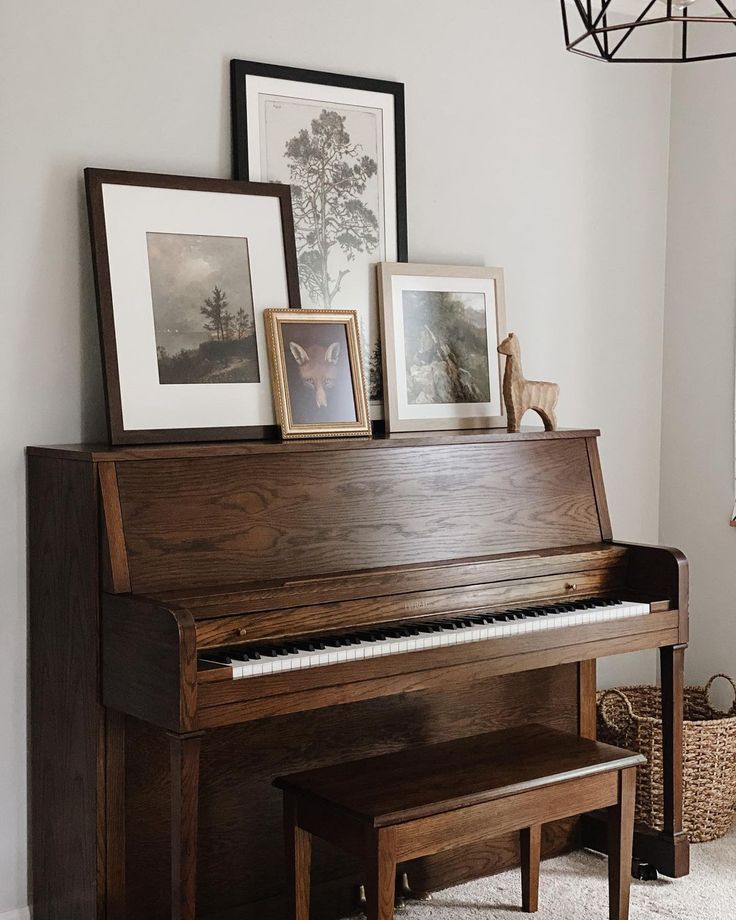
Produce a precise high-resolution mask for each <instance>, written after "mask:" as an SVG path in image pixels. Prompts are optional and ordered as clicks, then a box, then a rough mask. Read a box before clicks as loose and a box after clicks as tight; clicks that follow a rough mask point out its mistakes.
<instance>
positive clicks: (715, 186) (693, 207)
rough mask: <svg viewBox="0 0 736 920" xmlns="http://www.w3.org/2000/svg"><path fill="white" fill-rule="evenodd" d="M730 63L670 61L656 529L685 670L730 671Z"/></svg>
mask: <svg viewBox="0 0 736 920" xmlns="http://www.w3.org/2000/svg"><path fill="white" fill-rule="evenodd" d="M735 94H736V61H723V62H711V63H708V64H697V65H688V66H687V67H685V68H679V69H676V71H675V76H674V82H673V88H672V139H671V159H670V192H669V220H668V246H667V290H666V322H665V340H664V343H665V347H664V354H665V360H664V378H663V380H664V387H663V405H662V485H661V494H660V516H661V538H662V540H663V541H666V542H671V543H674V544H678V545H679V546H681V548H682V549H683V550H684V551H685V552H686V553H687V555H688V557H689V558H690V575H691V582H690V584H691V607H690V611H691V618H690V622H691V644H690V650H689V651H688V659H687V660H688V665H687V669H688V676H689V677H690V678H691V679H693V680H698V681H700V680H703V679H705V678H707V677H709V676H710V675H711V674H713V673H715V672H717V671H726V672H727V673H729V674H736V528H731V527H729V526H728V524H729V517H730V514H731V509H732V507H733V498H734V496H733V487H734V482H733V480H734V462H733V457H734V451H733V437H734V334H735V332H736V327H735V318H736V174H734V169H733V151H734V146H735V145H736V121H735V120H734V108H733V99H734V95H735Z"/></svg>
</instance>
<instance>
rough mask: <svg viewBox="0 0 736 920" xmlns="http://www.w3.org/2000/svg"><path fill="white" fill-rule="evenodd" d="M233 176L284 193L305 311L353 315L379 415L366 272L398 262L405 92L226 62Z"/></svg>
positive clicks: (402, 232) (401, 256)
mask: <svg viewBox="0 0 736 920" xmlns="http://www.w3.org/2000/svg"><path fill="white" fill-rule="evenodd" d="M230 73H231V87H232V117H233V157H234V168H235V176H236V177H237V178H238V179H249V180H254V181H262V182H280V183H285V184H288V185H290V186H291V188H292V206H293V212H294V231H295V235H296V249H297V259H298V268H299V286H300V291H301V299H302V304H303V306H304V307H309V308H314V309H355V310H356V311H357V313H358V318H359V326H360V334H361V341H362V343H363V344H362V347H363V360H364V365H365V368H366V373H367V377H368V384H367V386H368V394H369V400H370V404H371V417H372V418H376V419H377V418H382V417H383V380H382V371H381V338H380V329H379V317H378V292H377V287H376V280H375V265H376V263H378V262H382V261H389V262H405V261H406V259H407V241H406V153H405V133H404V86H403V84H402V83H392V82H388V81H384V80H373V79H368V78H363V77H354V76H345V75H342V74H330V73H323V72H321V71H312V70H300V69H298V68H294V67H281V66H277V65H273V64H262V63H256V62H253V61H237V60H236V61H232V62H231V71H230Z"/></svg>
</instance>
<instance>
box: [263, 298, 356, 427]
mask: <svg viewBox="0 0 736 920" xmlns="http://www.w3.org/2000/svg"><path fill="white" fill-rule="evenodd" d="M265 321H266V332H267V339H268V357H269V360H270V362H271V380H272V383H273V398H274V403H275V406H276V416H277V418H278V422H279V425H280V426H281V434H282V437H284V438H330V437H341V436H342V437H345V436H350V437H356V436H358V437H359V436H363V437H369V436H370V434H371V419H370V412H369V408H368V399H367V393H366V386H365V373H364V370H363V361H362V354H361V348H360V334H359V332H358V314H357V311H355V310H299V311H298V312H296V311H291V310H278V309H271V310H266V313H265Z"/></svg>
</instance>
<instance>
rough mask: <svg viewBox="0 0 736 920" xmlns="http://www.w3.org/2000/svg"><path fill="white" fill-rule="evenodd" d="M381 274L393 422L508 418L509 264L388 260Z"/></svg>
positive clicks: (415, 427)
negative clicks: (501, 349) (504, 345)
mask: <svg viewBox="0 0 736 920" xmlns="http://www.w3.org/2000/svg"><path fill="white" fill-rule="evenodd" d="M378 279H379V293H380V301H381V336H382V341H383V369H384V390H385V393H386V408H387V414H386V415H387V417H386V426H387V428H388V429H389V430H390V431H427V430H437V429H448V428H449V429H452V428H455V429H459V428H493V427H502V426H504V425H505V424H506V417H505V415H504V408H503V398H502V389H501V385H502V366H501V360H500V358H501V356H500V355H499V354H498V352H497V348H498V345H499V343H500V342H501V341H502V340H503V339H504V337H505V335H506V311H505V301H504V288H503V270H502V269H500V268H478V267H476V266H468V267H463V266H457V265H418V264H404V263H382V264H381V265H379V266H378Z"/></svg>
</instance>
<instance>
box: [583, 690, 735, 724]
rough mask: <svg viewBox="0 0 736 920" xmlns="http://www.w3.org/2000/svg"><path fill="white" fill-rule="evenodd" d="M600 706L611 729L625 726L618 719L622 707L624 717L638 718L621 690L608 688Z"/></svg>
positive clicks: (603, 716)
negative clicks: (617, 715)
mask: <svg viewBox="0 0 736 920" xmlns="http://www.w3.org/2000/svg"><path fill="white" fill-rule="evenodd" d="M734 690H735V692H736V688H734ZM598 706H599V708H600V711H601V718H602V719H603V721H604V722H605V724H606V728H609V729H610V730H611V731H620V730H621V728H622V727H623V726H622V724H621V723H620V722H618V721H617V720H616V712H618V714H619V715H621V709H622V707H623V715H624V717H626V716H628V720H630V721H631V720H633V721H635V720H636V716H635V715H634V710H633V708H632V705H631V701H630V700H629V698H628V696H626V694H625V693H622V692H621V691H620V690H606V692H605V693H603V694H602V696H601V698H600V700H599V701H598Z"/></svg>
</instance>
